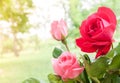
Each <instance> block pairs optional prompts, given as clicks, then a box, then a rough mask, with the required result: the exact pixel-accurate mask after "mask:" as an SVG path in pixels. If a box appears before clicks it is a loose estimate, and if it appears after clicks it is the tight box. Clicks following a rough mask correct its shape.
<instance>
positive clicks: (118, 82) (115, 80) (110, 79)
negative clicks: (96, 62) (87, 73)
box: [101, 74, 120, 83]
mask: <svg viewBox="0 0 120 83" xmlns="http://www.w3.org/2000/svg"><path fill="white" fill-rule="evenodd" d="M101 83H120V77H119V76H118V75H115V74H106V76H105V78H104V79H103V80H101Z"/></svg>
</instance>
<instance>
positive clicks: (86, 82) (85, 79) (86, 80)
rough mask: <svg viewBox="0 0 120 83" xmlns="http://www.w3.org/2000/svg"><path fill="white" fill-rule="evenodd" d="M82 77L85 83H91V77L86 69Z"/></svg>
mask: <svg viewBox="0 0 120 83" xmlns="http://www.w3.org/2000/svg"><path fill="white" fill-rule="evenodd" d="M80 78H81V80H82V81H83V82H84V83H90V80H89V77H88V75H87V72H86V70H85V69H84V71H83V73H81V74H80Z"/></svg>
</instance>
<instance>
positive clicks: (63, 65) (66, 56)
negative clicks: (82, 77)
mask: <svg viewBox="0 0 120 83" xmlns="http://www.w3.org/2000/svg"><path fill="white" fill-rule="evenodd" d="M52 62H53V68H54V71H55V73H56V74H57V75H59V76H61V78H62V79H63V80H67V79H72V78H75V77H77V76H78V75H79V74H80V73H82V72H83V70H84V67H80V64H79V62H78V61H77V59H76V57H75V55H73V54H71V53H69V52H64V53H62V54H61V56H59V57H58V59H53V61H52Z"/></svg>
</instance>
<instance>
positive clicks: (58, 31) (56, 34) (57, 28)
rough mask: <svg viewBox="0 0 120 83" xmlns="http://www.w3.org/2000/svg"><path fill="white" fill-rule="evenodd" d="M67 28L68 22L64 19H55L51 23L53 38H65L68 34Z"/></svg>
mask: <svg viewBox="0 0 120 83" xmlns="http://www.w3.org/2000/svg"><path fill="white" fill-rule="evenodd" d="M67 30H68V29H67V25H66V22H65V21H64V20H63V19H61V20H60V21H53V22H52V24H51V34H52V36H53V38H54V39H56V40H58V41H60V40H64V38H65V37H66V36H67V34H68V33H67Z"/></svg>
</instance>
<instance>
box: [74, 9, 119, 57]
mask: <svg viewBox="0 0 120 83" xmlns="http://www.w3.org/2000/svg"><path fill="white" fill-rule="evenodd" d="M116 24H117V22H116V16H115V14H114V13H113V11H112V10H111V9H110V8H107V7H100V8H99V9H98V11H97V12H96V13H93V14H92V15H90V16H89V17H88V18H87V19H86V20H84V21H83V22H82V24H81V26H80V33H81V37H80V38H78V39H76V44H77V46H78V47H80V48H81V50H82V51H84V52H88V53H92V52H97V54H96V58H97V57H99V56H101V55H105V54H106V53H107V52H108V51H109V50H110V47H111V45H112V42H113V33H114V31H115V29H116Z"/></svg>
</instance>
